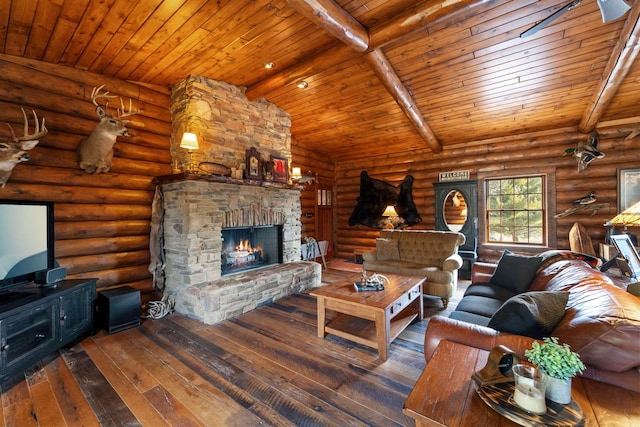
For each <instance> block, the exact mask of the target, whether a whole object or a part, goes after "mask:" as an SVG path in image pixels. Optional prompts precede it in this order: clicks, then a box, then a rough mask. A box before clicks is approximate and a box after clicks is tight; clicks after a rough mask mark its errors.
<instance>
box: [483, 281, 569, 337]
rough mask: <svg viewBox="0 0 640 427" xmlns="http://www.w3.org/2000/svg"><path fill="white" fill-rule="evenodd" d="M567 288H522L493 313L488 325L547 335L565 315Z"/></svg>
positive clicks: (512, 331) (525, 333) (519, 332)
mask: <svg viewBox="0 0 640 427" xmlns="http://www.w3.org/2000/svg"><path fill="white" fill-rule="evenodd" d="M568 299H569V292H555V291H540V292H525V293H522V294H518V295H516V296H514V297H512V298H509V299H508V300H507V301H506V302H505V303H504V304H502V306H501V307H500V308H499V309H498V311H496V312H495V313H494V315H493V316H492V317H491V320H490V321H489V323H488V325H487V326H489V327H490V328H493V329H495V330H498V331H501V332H509V333H512V334H518V335H524V336H527V337H531V338H536V339H541V338H543V337H548V336H550V335H551V332H552V331H553V329H554V328H555V327H556V325H557V324H558V322H560V320H561V319H562V317H563V316H564V311H565V306H566V305H567V300H568Z"/></svg>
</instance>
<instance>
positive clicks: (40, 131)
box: [6, 108, 49, 142]
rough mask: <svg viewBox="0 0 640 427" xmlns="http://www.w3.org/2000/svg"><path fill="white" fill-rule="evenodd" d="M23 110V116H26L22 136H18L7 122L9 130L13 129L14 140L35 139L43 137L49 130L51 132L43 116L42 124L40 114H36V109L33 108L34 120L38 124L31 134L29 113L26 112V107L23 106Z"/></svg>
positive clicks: (12, 136)
mask: <svg viewBox="0 0 640 427" xmlns="http://www.w3.org/2000/svg"><path fill="white" fill-rule="evenodd" d="M21 110H22V117H24V131H23V135H22V136H16V134H15V132H14V131H13V128H12V127H11V125H10V124H9V123H7V124H6V125H7V126H8V127H9V131H11V139H12V140H13V142H20V141H33V140H36V139H38V138H42V137H43V136H45V135H46V134H47V132H49V130H48V129H47V127H46V126H45V124H44V122H45V119H44V118H42V124H40V122H39V121H38V115H37V114H36V112H35V110H31V112H32V113H33V120H34V122H35V124H36V125H35V129H34V132H33V133H31V134H30V133H29V119H28V118H27V113H25V111H24V108H21Z"/></svg>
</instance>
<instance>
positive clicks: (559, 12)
mask: <svg viewBox="0 0 640 427" xmlns="http://www.w3.org/2000/svg"><path fill="white" fill-rule="evenodd" d="M580 3H582V0H574V1H572V2H571V3H569V4H567V5H565V6H563V7H562V9H558V10H557V11H555V12H554V13H553V14H551V15H549V16H547V17H546V18H545V19H543V20H542V21H540V22H538V23H537V24H536V25H534V26H533V27H531V28H529V29H528V30H527V31H525V32H524V33H522V34H520V38H525V37H529V36H532V35H534V34H535V33H537V32H538V31H540V30H541V29H543V28H544V27H546V26H547V25H549V24H550V23H551V22H553V21H555V20H556V19H558V18H560V17H561V16H562V15H564V14H565V13H566V12H568V11H570V10H571V9H573V8H574V7H576V6H578V5H579V4H580Z"/></svg>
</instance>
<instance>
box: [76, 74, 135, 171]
mask: <svg viewBox="0 0 640 427" xmlns="http://www.w3.org/2000/svg"><path fill="white" fill-rule="evenodd" d="M103 87H104V85H102V86H100V87H94V88H93V91H91V101H92V102H93V104H94V105H95V106H96V114H97V116H98V119H100V122H98V124H97V125H96V127H95V129H94V130H93V132H91V134H90V135H89V136H88V137H87V138H86V139H83V140H82V141H81V142H80V145H79V146H78V153H77V154H78V164H79V165H80V168H81V169H83V170H84V171H85V172H87V173H103V172H109V170H110V169H111V161H112V159H113V145H114V144H115V143H116V138H117V137H118V136H131V132H129V130H128V129H127V128H126V125H127V123H129V122H130V120H123V119H124V117H128V116H133V115H134V114H138V113H139V112H140V110H138V109H135V110H134V109H133V106H132V104H131V99H129V109H128V110H127V108H126V107H125V105H124V102H123V101H122V98H120V108H121V109H120V108H119V109H117V116H116V117H114V116H113V115H111V114H109V113H108V112H107V107H108V105H109V102H106V103H105V105H104V107H103V106H102V105H100V104H98V99H100V98H105V99H108V98H116V96H115V95H109V91H105V92H103V93H100V91H101V90H102V88H103Z"/></svg>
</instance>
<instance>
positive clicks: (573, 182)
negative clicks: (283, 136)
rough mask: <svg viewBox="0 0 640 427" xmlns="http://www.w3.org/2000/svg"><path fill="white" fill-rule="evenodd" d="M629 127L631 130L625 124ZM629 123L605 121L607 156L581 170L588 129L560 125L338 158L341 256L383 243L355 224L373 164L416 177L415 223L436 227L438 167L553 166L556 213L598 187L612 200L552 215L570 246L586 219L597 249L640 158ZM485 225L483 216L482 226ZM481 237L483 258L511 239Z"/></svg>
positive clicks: (387, 172) (383, 173)
mask: <svg viewBox="0 0 640 427" xmlns="http://www.w3.org/2000/svg"><path fill="white" fill-rule="evenodd" d="M625 129H626V131H625ZM628 129H629V126H617V127H616V126H610V127H608V128H599V129H598V131H599V132H600V144H599V146H598V147H599V148H600V149H601V150H602V151H603V152H604V153H605V155H606V156H605V157H604V158H602V159H597V160H594V161H593V162H591V163H590V165H589V167H588V168H587V169H586V170H584V171H583V172H581V173H578V169H577V162H576V159H575V158H574V157H573V156H570V155H567V156H564V155H563V154H564V152H565V150H566V149H568V148H574V147H575V146H576V144H577V142H578V141H579V140H585V138H586V135H584V134H580V133H578V132H576V130H575V129H566V128H564V129H557V130H553V131H546V132H541V133H537V134H526V135H524V134H523V135H515V136H512V137H507V138H500V139H494V140H489V141H478V142H470V143H468V144H464V145H462V144H461V145H449V146H446V147H445V148H444V150H443V152H442V153H440V154H437V155H434V154H432V153H430V152H429V151H427V150H425V151H424V152H407V153H403V154H397V155H378V156H370V157H367V158H363V159H360V160H357V161H337V162H336V182H337V185H336V190H337V248H336V249H337V256H338V257H341V258H352V257H353V251H354V250H355V249H360V250H366V249H371V248H373V247H375V238H376V237H378V236H379V230H376V229H372V228H368V227H364V226H362V225H357V226H354V227H350V226H349V225H348V220H349V216H350V215H351V212H352V211H353V209H354V207H355V205H356V199H357V197H358V195H359V189H360V181H359V174H360V172H361V171H362V170H366V171H368V173H369V176H371V177H372V178H377V179H381V180H383V181H386V182H388V183H391V184H393V185H399V184H400V182H401V181H402V179H403V178H404V177H405V176H406V175H408V174H411V175H413V176H414V178H415V181H414V183H413V198H414V202H415V203H416V206H417V209H418V213H419V214H420V216H421V217H422V220H423V221H422V223H420V224H418V225H416V226H413V227H411V228H413V229H433V228H434V227H435V208H434V200H435V191H434V187H433V183H434V182H437V181H438V173H439V172H444V171H452V170H469V171H470V175H471V176H470V178H471V179H477V178H479V179H480V182H479V184H478V185H479V186H481V185H482V179H484V178H487V177H491V176H498V175H504V174H508V175H512V176H513V175H518V174H523V173H532V172H533V173H535V172H538V171H540V172H541V171H543V170H551V171H552V174H551V175H552V176H551V178H552V181H553V178H555V193H556V198H555V200H551V201H550V208H551V209H554V206H553V205H555V209H554V211H552V212H553V213H554V214H556V213H561V212H564V211H565V210H566V209H569V208H570V207H571V206H572V202H573V201H574V200H576V199H578V198H580V197H583V196H585V195H587V194H588V193H589V192H590V191H592V190H593V191H596V197H597V202H596V203H598V204H605V205H606V207H604V208H602V209H599V210H597V211H593V210H587V211H583V212H579V213H575V214H573V215H569V216H566V217H563V218H558V219H556V220H552V224H550V225H549V227H550V230H551V232H552V233H553V231H554V230H555V233H554V235H553V236H551V238H550V242H553V241H554V240H555V242H556V243H555V246H556V247H557V248H562V249H568V248H569V239H568V235H569V230H570V228H571V226H572V225H573V223H574V222H576V221H579V222H581V223H582V224H583V225H584V226H585V227H586V228H587V230H588V231H589V235H590V237H591V239H592V240H593V243H594V246H595V249H596V251H598V244H599V243H602V242H604V239H605V233H606V229H605V227H603V224H604V223H605V222H606V221H608V220H610V219H611V218H613V216H614V215H615V214H616V213H617V169H618V168H630V167H638V165H640V137H637V136H636V137H635V138H633V139H630V140H627V139H625V138H626V137H627V136H628V135H629V130H628ZM480 194H482V192H479V216H480V217H482V215H483V212H484V210H483V207H482V206H483V204H482V201H481V200H480V198H481V196H480ZM484 224H485V221H484V219H483V218H479V228H482V227H483V226H484ZM480 234H481V239H480V241H479V259H480V260H481V261H487V262H489V261H497V260H498V259H499V257H500V255H501V254H502V251H503V249H504V248H505V246H497V245H483V244H482V235H483V232H482V230H481V231H480ZM513 250H514V251H516V252H521V253H523V252H527V250H523V249H522V248H513ZM528 252H532V253H537V252H541V249H540V248H531V249H529V250H528Z"/></svg>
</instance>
